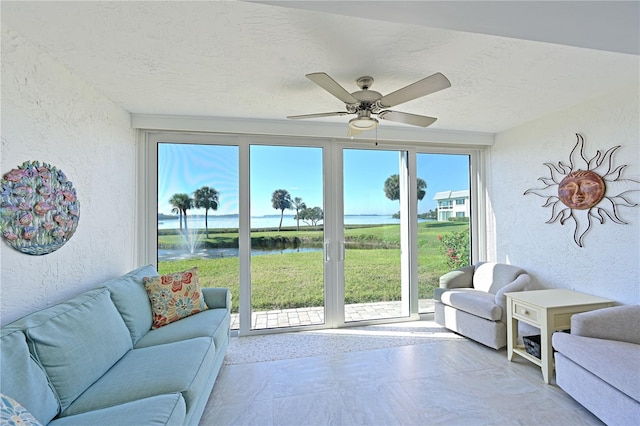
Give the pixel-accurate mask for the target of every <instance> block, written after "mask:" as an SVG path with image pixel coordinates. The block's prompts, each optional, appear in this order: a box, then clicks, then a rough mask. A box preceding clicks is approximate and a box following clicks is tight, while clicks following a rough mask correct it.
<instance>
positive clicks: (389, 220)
mask: <svg viewBox="0 0 640 426" xmlns="http://www.w3.org/2000/svg"><path fill="white" fill-rule="evenodd" d="M208 223H209V229H216V228H219V229H222V228H237V227H238V224H239V219H238V217H237V216H215V215H214V216H209V219H208ZM279 223H280V216H277V215H274V216H258V217H252V218H251V228H277V227H278V224H279ZM344 223H345V225H379V224H385V225H390V224H398V223H400V219H394V218H393V217H391V215H388V216H382V215H347V216H345V217H344ZM187 225H188V227H189V228H195V229H197V228H202V229H204V217H200V216H195V217H190V216H187ZM282 226H296V220H295V219H294V218H293V215H284V218H283V219H282ZM303 226H305V227H306V226H308V225H307V224H306V223H304V222H303V221H300V227H303ZM179 228H180V221H179V220H178V218H177V217H176V218H175V219H160V220H158V229H179Z"/></svg>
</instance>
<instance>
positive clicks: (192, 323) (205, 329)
mask: <svg viewBox="0 0 640 426" xmlns="http://www.w3.org/2000/svg"><path fill="white" fill-rule="evenodd" d="M230 323H231V315H230V314H229V311H228V310H227V309H220V308H218V309H208V310H206V311H203V312H200V313H198V314H195V315H191V316H189V317H187V318H183V319H181V320H180V321H176V322H172V323H171V324H168V325H165V326H164V327H160V328H157V329H155V330H151V331H149V332H148V333H147V334H145V335H144V337H143V338H142V339H140V340H138V343H136V345H135V348H145V347H148V346H155V345H162V344H165V343H173V342H179V341H181V340H186V339H193V338H196V337H212V338H213V342H214V343H215V345H216V348H222V347H223V345H224V346H225V347H226V344H228V340H229V325H230Z"/></svg>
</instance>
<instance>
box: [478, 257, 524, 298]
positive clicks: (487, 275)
mask: <svg viewBox="0 0 640 426" xmlns="http://www.w3.org/2000/svg"><path fill="white" fill-rule="evenodd" d="M525 273H526V271H525V270H524V269H522V268H519V267H517V266H513V265H507V264H504V263H481V264H479V265H478V266H477V267H476V270H475V272H474V273H473V288H475V289H476V290H480V291H484V292H487V293H492V294H496V292H497V291H498V290H500V289H501V288H502V287H504V286H506V285H507V284H509V283H511V282H513V281H514V280H515V279H516V278H517V277H518V275H521V274H525Z"/></svg>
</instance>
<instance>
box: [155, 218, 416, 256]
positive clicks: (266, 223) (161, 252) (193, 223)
mask: <svg viewBox="0 0 640 426" xmlns="http://www.w3.org/2000/svg"><path fill="white" fill-rule="evenodd" d="M238 221H239V220H238V217H237V216H222V217H216V216H210V217H209V219H208V223H209V229H210V230H215V229H224V228H232V229H233V228H238ZM419 221H420V222H423V221H424V220H423V219H419ZM279 223H280V216H261V217H252V218H251V228H254V229H255V228H277V227H278V224H279ZM344 223H345V224H346V225H392V224H399V223H400V220H399V219H394V218H393V217H391V215H388V216H381V215H347V216H345V217H344ZM282 226H283V227H285V226H287V227H290V226H296V220H295V219H294V218H293V215H285V216H284V218H283V220H282ZM306 226H308V225H306V224H305V223H303V222H302V221H301V222H300V228H302V227H306ZM188 227H189V229H198V228H202V229H204V217H199V216H195V217H188ZM179 228H180V221H179V220H178V219H177V218H176V219H161V220H158V229H179ZM309 251H322V248H314V247H298V248H291V249H274V250H260V249H252V250H251V255H252V256H259V255H264V254H277V253H299V252H309ZM238 255H239V253H238V249H237V248H215V249H207V248H202V247H198V246H197V244H196V247H195V249H194V251H193V253H191V252H189V250H188V249H187V248H186V247H184V248H180V249H158V261H160V262H162V261H171V260H182V259H188V258H190V257H199V258H203V259H218V258H223V257H238Z"/></svg>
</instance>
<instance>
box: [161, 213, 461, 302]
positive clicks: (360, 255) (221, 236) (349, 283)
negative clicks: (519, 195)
mask: <svg viewBox="0 0 640 426" xmlns="http://www.w3.org/2000/svg"><path fill="white" fill-rule="evenodd" d="M464 229H468V224H466V223H448V222H447V223H440V222H423V223H420V224H419V225H418V293H419V298H421V299H429V298H431V297H432V296H433V289H434V287H437V285H438V279H439V277H440V276H441V275H442V274H444V273H445V272H447V271H448V270H449V267H448V266H447V262H446V257H445V255H444V254H443V253H442V251H441V248H440V243H439V241H438V235H442V234H444V233H448V232H453V231H460V230H464ZM203 237H204V235H203ZM237 239H238V234H237V232H236V231H235V230H232V231H231V230H230V231H228V232H219V231H218V230H216V233H215V234H214V233H213V232H210V237H209V238H203V239H202V244H203V245H206V246H209V247H215V246H217V247H237ZM284 239H286V240H288V241H294V240H296V239H297V240H299V241H301V242H303V243H304V244H305V245H309V244H311V245H313V244H316V245H318V244H320V245H321V243H322V241H323V234H322V231H315V230H306V229H302V230H300V231H296V230H295V229H292V230H286V231H281V232H278V231H277V230H275V231H264V232H253V233H252V241H253V243H252V244H253V245H254V246H255V245H256V243H257V242H258V241H260V242H261V244H262V246H264V245H265V244H266V245H269V244H271V243H266V242H265V241H276V242H277V241H282V240H284ZM180 240H181V237H180V236H179V235H160V236H159V242H158V245H159V247H164V248H167V247H172V246H173V247H175V246H177V245H180V244H181V241H180ZM345 240H346V243H347V250H346V259H345V271H344V273H345V303H349V304H350V303H367V302H378V301H391V300H400V249H399V245H400V233H399V225H383V226H369V227H355V226H354V227H349V228H348V229H346V230H345ZM233 244H235V245H233ZM193 266H197V267H198V272H199V274H198V275H199V277H200V284H201V285H202V286H203V287H228V288H229V289H230V290H231V294H232V306H233V311H234V312H237V311H238V294H239V281H240V280H239V269H240V261H239V258H237V257H229V258H219V259H200V258H192V259H186V260H178V261H163V262H160V263H159V265H158V270H159V272H160V273H161V274H165V273H169V272H173V271H180V270H185V269H189V268H191V267H193ZM323 267H324V265H323V253H322V252H299V253H284V254H282V253H276V254H269V255H259V256H252V257H251V304H252V309H253V310H254V311H267V310H273V309H284V308H298V307H311V306H323V305H324V271H323Z"/></svg>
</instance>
